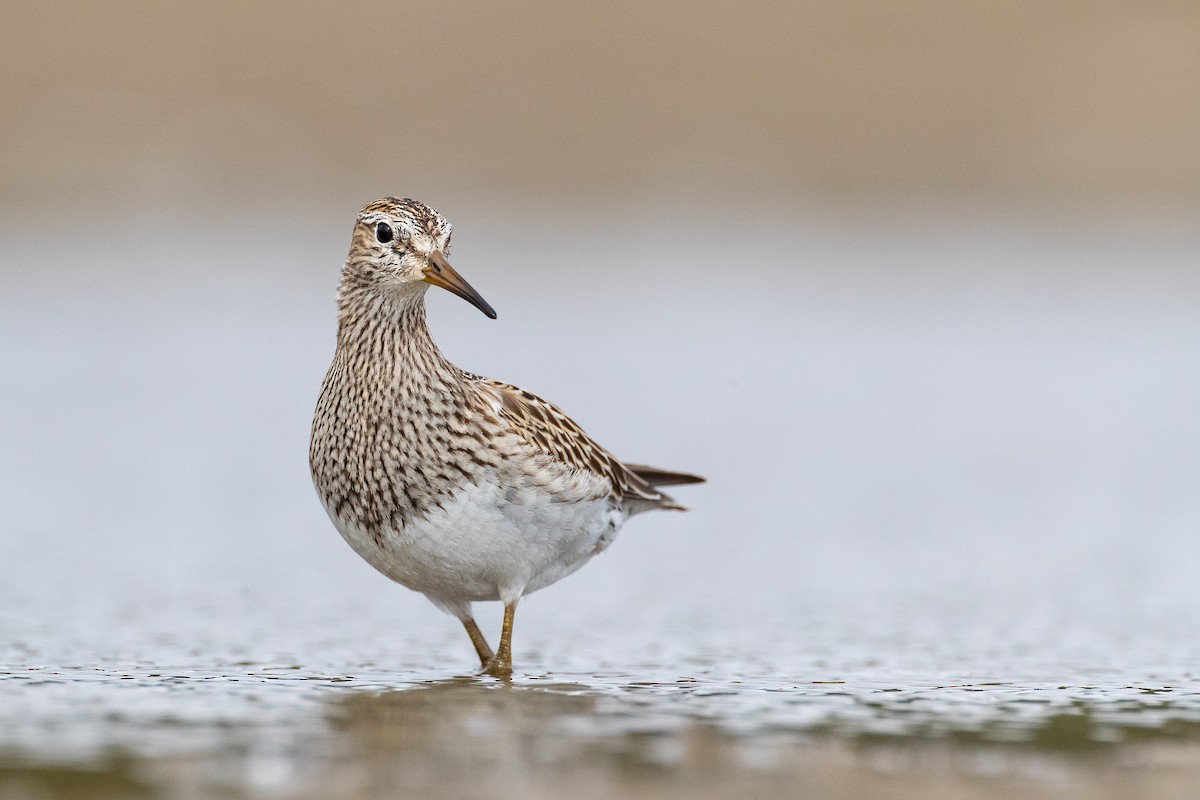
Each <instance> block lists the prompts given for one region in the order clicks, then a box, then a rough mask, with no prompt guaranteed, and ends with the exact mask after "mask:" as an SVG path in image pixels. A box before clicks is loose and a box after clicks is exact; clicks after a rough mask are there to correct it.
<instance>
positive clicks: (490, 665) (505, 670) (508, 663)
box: [480, 655, 513, 681]
mask: <svg viewBox="0 0 1200 800" xmlns="http://www.w3.org/2000/svg"><path fill="white" fill-rule="evenodd" d="M512 673H513V669H512V658H501V657H500V656H498V655H497V656H493V657H492V659H491V660H490V661H488V662H487V663H486V664H484V665H483V671H482V672H481V673H480V674H481V675H491V676H492V677H493V678H499V679H500V680H502V681H511V680H512Z"/></svg>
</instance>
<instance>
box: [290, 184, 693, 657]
mask: <svg viewBox="0 0 1200 800" xmlns="http://www.w3.org/2000/svg"><path fill="white" fill-rule="evenodd" d="M450 239H451V226H450V223H449V222H448V221H447V220H446V218H445V217H443V216H442V215H441V214H439V213H438V212H437V211H435V210H433V209H432V208H430V207H429V206H427V205H425V204H424V203H420V202H417V201H416V200H412V199H408V198H398V197H385V198H383V199H380V200H376V201H374V202H372V203H368V204H367V205H366V206H365V207H364V208H363V210H362V211H361V212H360V213H359V215H358V217H357V219H356V221H355V224H354V231H353V235H352V238H351V243H350V252H349V254H348V256H347V258H346V261H345V263H344V264H343V266H342V271H341V278H340V281H339V284H338V292H337V310H338V325H337V345H336V349H335V351H334V356H333V361H332V363H331V365H330V367H329V370H328V372H327V373H326V376H325V380H324V382H323V383H322V386H321V391H320V394H319V396H318V400H317V406H316V410H315V412H314V414H313V422H312V430H311V439H310V447H309V465H310V467H311V471H312V478H313V483H314V485H315V487H316V490H317V494H318V496H319V498H320V500H321V503H322V505H323V506H324V508H325V511H326V512H327V513H328V515H329V518H330V520H332V522H333V524H334V527H336V528H337V530H338V532H339V533H340V534H341V535H342V537H343V538H344V539H345V540H346V542H347V543H348V544H349V545H350V547H351V548H353V550H354V551H355V552H356V553H358V555H359V556H361V557H362V558H363V559H365V560H366V561H367V563H368V564H370V565H371V566H372V567H374V568H375V569H376V570H378V571H379V572H381V573H383V574H384V575H385V576H387V577H388V578H390V579H392V580H393V581H395V582H397V583H399V584H401V585H402V586H405V587H407V588H409V589H412V590H414V591H417V592H420V593H422V594H424V595H425V597H427V598H428V599H429V600H430V601H431V602H432V603H433V604H434V605H435V606H437V607H439V608H441V609H442V610H443V611H445V612H447V613H449V614H451V615H453V616H455V617H457V618H458V619H459V621H461V622H462V624H463V627H464V628H465V629H466V632H467V634H468V636H469V637H470V639H471V643H472V644H473V645H474V648H475V652H476V655H478V657H479V660H480V665H481V672H480V675H490V676H492V677H495V678H500V679H503V680H511V678H512V671H513V670H512V631H513V620H514V617H515V613H516V607H517V603H518V601H519V600H520V599H521V598H522V597H524V596H526V595H528V594H530V593H531V592H534V591H537V590H539V589H543V588H545V587H547V586H549V585H551V584H552V583H555V582H556V581H558V580H560V579H562V578H564V577H566V576H567V575H570V574H571V573H573V572H575V571H576V570H577V569H579V568H580V567H582V566H583V565H584V564H585V563H587V562H588V561H589V560H590V559H591V558H592V557H593V556H595V555H597V554H598V553H600V552H602V551H604V550H605V549H606V548H607V547H608V546H609V545H611V544H612V542H613V540H614V538H615V537H616V535H617V532H618V531H619V530H620V528H621V526H622V525H623V524H624V522H625V521H626V520H627V519H628V518H629V517H631V516H634V515H636V514H640V513H642V512H644V511H650V510H655V509H664V510H680V511H683V510H686V509H684V508H683V506H680V505H679V504H678V503H676V502H675V500H674V499H673V498H671V497H670V496H669V495H667V494H666V493H664V492H662V491H661V489H660V487H663V486H674V485H684V484H693V483H702V482H704V478H701V477H699V476H697V475H692V474H689V473H685V472H673V471H670V470H663V469H656V468H653V467H648V466H644V465H639V464H630V463H625V462H622V461H620V460H619V459H617V458H616V457H615V456H613V455H612V454H611V453H609V452H608V451H607V450H605V449H604V448H603V447H601V446H600V445H598V444H597V443H596V442H595V441H593V440H592V439H591V438H590V437H589V436H588V435H587V434H586V433H585V432H584V430H583V428H581V427H580V426H579V425H578V424H577V423H576V422H575V421H574V420H572V419H571V418H570V417H569V416H567V415H566V414H565V413H564V412H563V411H561V410H560V409H559V408H558V407H557V406H554V405H553V404H551V403H549V402H547V401H545V400H543V399H542V398H540V397H538V396H537V395H535V394H533V393H531V392H528V391H526V390H524V389H521V388H518V387H516V386H513V385H511V384H508V383H504V382H501V381H498V380H493V379H491V378H486V377H482V376H480V375H475V374H472V373H470V372H466V371H464V370H462V369H459V368H458V367H456V366H454V365H453V364H451V363H450V362H449V361H448V360H447V359H446V358H445V357H444V356H443V355H442V353H441V352H440V351H439V349H438V347H437V345H436V344H435V343H434V340H433V336H432V335H431V333H430V331H429V328H428V326H427V324H426V319H425V293H426V291H427V290H428V288H429V287H430V286H436V287H440V288H442V289H446V290H448V291H450V292H452V293H453V294H455V295H458V296H459V297H461V298H463V299H464V300H466V301H467V302H469V303H470V304H472V305H473V306H475V307H476V308H477V309H479V310H480V311H482V312H483V313H484V314H485V315H487V316H488V317H489V318H491V319H496V312H495V310H494V309H493V308H492V306H491V305H489V304H488V302H487V301H486V300H484V299H483V297H482V295H480V294H479V292H478V291H476V290H475V288H474V287H473V286H472V285H471V284H470V283H468V282H467V281H466V279H464V278H463V277H462V276H461V275H460V274H459V273H458V272H457V271H456V270H455V269H454V268H453V267H452V266H451V265H450V262H449V261H448V260H447V256H448V255H449V252H450ZM497 600H498V601H500V602H502V603H503V604H504V618H503V623H502V627H501V631H500V640H499V646H498V647H497V648H496V650H495V651H493V650H492V649H491V647H490V646H489V645H488V642H487V639H486V637H484V635H483V633H482V632H481V631H480V629H479V626H478V624H477V623H476V622H475V619H474V616H473V611H472V604H473V603H475V602H487V601H497Z"/></svg>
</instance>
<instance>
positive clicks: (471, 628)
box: [462, 617, 495, 667]
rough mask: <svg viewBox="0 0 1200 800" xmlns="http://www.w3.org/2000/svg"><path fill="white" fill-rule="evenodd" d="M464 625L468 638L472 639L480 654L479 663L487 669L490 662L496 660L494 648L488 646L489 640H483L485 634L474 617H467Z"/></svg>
mask: <svg viewBox="0 0 1200 800" xmlns="http://www.w3.org/2000/svg"><path fill="white" fill-rule="evenodd" d="M462 624H463V627H464V628H466V629H467V636H470V637H471V644H473V645H475V652H476V653H478V654H479V663H480V664H482V665H483V666H485V667H486V666H487V665H488V662H489V661H491V660H492V659H493V658H495V655H494V654H493V653H492V648H491V647H489V646H488V643H487V639H485V638H483V633H482V632H480V630H479V626H478V625H476V624H475V618H474V617H467V618H466V619H464V620H463V621H462Z"/></svg>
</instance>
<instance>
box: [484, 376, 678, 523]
mask: <svg viewBox="0 0 1200 800" xmlns="http://www.w3.org/2000/svg"><path fill="white" fill-rule="evenodd" d="M471 377H472V378H474V380H475V381H476V382H477V384H478V385H479V386H480V388H481V389H482V390H483V391H484V392H486V393H488V394H490V395H491V396H493V397H494V398H495V399H496V400H498V401H499V404H500V413H501V415H502V416H503V417H504V418H505V419H506V420H507V422H508V424H509V425H511V426H512V428H513V430H514V431H516V432H517V434H518V435H519V436H521V438H522V439H524V440H525V441H526V442H527V443H528V444H529V445H530V446H531V447H533V448H535V449H537V450H539V451H540V452H542V453H545V454H546V455H548V456H550V457H551V458H554V459H555V460H557V461H559V462H561V463H564V464H567V465H569V466H570V467H572V468H573V469H576V470H581V471H585V472H590V473H592V474H594V475H599V476H601V477H604V478H608V480H609V481H610V482H611V483H612V487H613V492H614V493H615V494H616V496H617V497H618V499H620V500H625V501H633V502H635V503H644V504H646V505H648V506H651V507H656V508H673V509H681V510H682V508H683V507H682V506H680V505H678V504H676V503H675V501H674V500H673V499H672V498H671V497H670V496H669V495H667V494H665V493H663V492H660V491H658V490H657V489H655V488H654V486H653V485H652V482H651V481H648V480H646V479H645V478H643V477H642V476H641V475H639V474H638V472H637V471H635V470H633V469H631V468H630V467H628V466H626V465H625V464H624V463H623V462H621V461H620V460H619V459H618V458H617V457H616V456H614V455H612V454H611V453H609V452H608V451H607V450H605V449H604V448H603V447H601V446H600V445H598V444H596V442H595V441H593V440H592V439H591V437H589V436H588V435H587V434H586V433H585V432H584V430H583V428H581V427H579V425H578V424H576V423H575V421H574V420H572V419H571V418H570V417H568V416H567V415H566V414H564V413H563V412H562V410H561V409H559V408H558V407H557V406H555V405H554V404H553V403H549V402H547V401H545V400H543V399H542V398H540V397H538V396H537V395H535V394H533V393H532V392H528V391H526V390H524V389H521V388H519V387H517V386H513V385H512V384H508V383H503V382H502V381H497V380H493V379H491V378H483V377H480V376H471ZM657 474H663V475H667V474H681V473H665V472H663V471H661V470H659V471H657ZM689 477H694V476H689ZM687 482H695V481H687Z"/></svg>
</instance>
